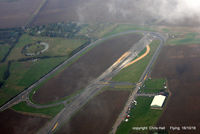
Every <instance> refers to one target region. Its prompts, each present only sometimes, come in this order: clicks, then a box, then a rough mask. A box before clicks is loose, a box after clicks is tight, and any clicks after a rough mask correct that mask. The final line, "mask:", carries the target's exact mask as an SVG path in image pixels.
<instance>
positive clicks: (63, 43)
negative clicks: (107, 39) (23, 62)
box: [7, 34, 86, 60]
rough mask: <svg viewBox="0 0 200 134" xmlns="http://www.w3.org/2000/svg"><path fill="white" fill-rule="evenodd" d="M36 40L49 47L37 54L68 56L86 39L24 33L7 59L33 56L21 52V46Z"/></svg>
mask: <svg viewBox="0 0 200 134" xmlns="http://www.w3.org/2000/svg"><path fill="white" fill-rule="evenodd" d="M37 41H41V42H46V43H48V44H49V49H48V50H47V51H45V52H44V53H42V54H41V55H39V56H69V54H70V53H71V52H72V51H73V50H74V49H76V48H78V47H79V46H81V45H82V44H84V43H85V42H86V40H79V39H64V38H49V37H35V36H30V35H27V34H24V35H23V36H22V37H21V38H20V40H19V42H18V43H17V44H16V46H15V48H13V50H12V51H11V53H10V55H9V56H8V59H7V60H18V59H20V58H27V57H34V56H25V55H24V54H22V53H21V51H22V48H23V47H24V46H25V45H27V44H32V43H36V42H37Z"/></svg>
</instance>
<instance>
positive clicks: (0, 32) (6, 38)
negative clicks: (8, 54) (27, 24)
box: [0, 28, 24, 44]
mask: <svg viewBox="0 0 200 134" xmlns="http://www.w3.org/2000/svg"><path fill="white" fill-rule="evenodd" d="M23 32H24V31H23V29H22V28H7V29H0V44H13V43H14V42H16V40H17V38H18V37H19V36H20V35H21V34H22V33H23Z"/></svg>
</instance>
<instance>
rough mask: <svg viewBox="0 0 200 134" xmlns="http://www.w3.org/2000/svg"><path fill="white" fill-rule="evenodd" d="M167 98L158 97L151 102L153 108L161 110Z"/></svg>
mask: <svg viewBox="0 0 200 134" xmlns="http://www.w3.org/2000/svg"><path fill="white" fill-rule="evenodd" d="M165 99H166V96H164V95H156V96H155V97H154V98H153V101H152V102H151V107H153V108H161V107H162V106H163V103H164V102H165Z"/></svg>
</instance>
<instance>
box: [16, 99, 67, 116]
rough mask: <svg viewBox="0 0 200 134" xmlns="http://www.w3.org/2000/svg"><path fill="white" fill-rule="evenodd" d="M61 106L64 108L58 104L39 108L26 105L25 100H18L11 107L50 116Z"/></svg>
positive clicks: (58, 110) (60, 108)
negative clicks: (18, 101) (17, 102)
mask: <svg viewBox="0 0 200 134" xmlns="http://www.w3.org/2000/svg"><path fill="white" fill-rule="evenodd" d="M63 108H64V105H63V104H60V105H57V106H53V107H49V108H39V109H38V108H34V107H31V106H28V105H27V104H26V102H20V103H19V104H17V105H15V106H13V107H12V109H13V110H15V111H20V112H28V113H36V114H42V115H47V116H50V117H54V116H55V115H56V114H57V113H59V112H60V111H61V110H62V109H63Z"/></svg>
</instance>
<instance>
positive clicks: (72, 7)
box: [34, 0, 81, 25]
mask: <svg viewBox="0 0 200 134" xmlns="http://www.w3.org/2000/svg"><path fill="white" fill-rule="evenodd" d="M78 4H81V3H80V0H48V2H47V4H46V5H45V7H44V8H43V9H42V10H41V12H40V13H39V14H38V16H37V19H36V20H35V22H34V24H37V25H41V24H49V23H55V22H61V21H66V22H67V21H78V14H77V12H76V11H77V5H78Z"/></svg>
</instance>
